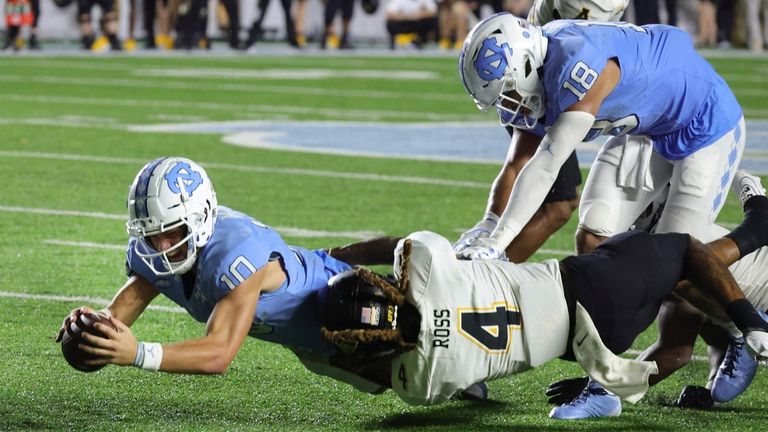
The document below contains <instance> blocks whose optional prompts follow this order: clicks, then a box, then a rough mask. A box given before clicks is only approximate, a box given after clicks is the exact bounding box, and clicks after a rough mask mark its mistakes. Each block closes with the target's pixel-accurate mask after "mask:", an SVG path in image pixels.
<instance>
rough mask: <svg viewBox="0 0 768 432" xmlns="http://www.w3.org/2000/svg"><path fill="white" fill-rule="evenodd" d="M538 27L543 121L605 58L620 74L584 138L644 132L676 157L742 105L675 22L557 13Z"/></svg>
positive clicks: (718, 129) (714, 132) (703, 142)
mask: <svg viewBox="0 0 768 432" xmlns="http://www.w3.org/2000/svg"><path fill="white" fill-rule="evenodd" d="M542 30H543V31H544V34H545V35H546V36H547V39H548V41H549V45H548V47H547V54H546V58H545V60H544V68H543V70H544V77H543V80H542V82H543V85H544V90H545V94H546V103H547V106H546V114H545V115H546V117H545V120H544V125H545V126H550V125H552V124H553V123H554V122H555V120H556V119H557V117H558V116H559V115H560V113H562V112H563V111H564V110H565V109H566V108H568V107H570V106H571V105H573V104H574V103H576V102H578V101H579V100H580V99H581V98H582V97H583V96H584V94H585V93H586V92H587V91H588V90H589V89H590V88H591V87H592V85H593V84H594V83H595V81H596V80H597V77H598V76H599V74H600V73H601V72H602V70H603V69H604V68H605V66H606V64H607V62H608V60H609V59H616V61H617V62H618V63H619V67H620V68H621V79H620V81H619V83H618V84H617V86H616V88H615V89H614V90H613V92H611V94H610V95H609V96H608V97H607V98H606V99H605V100H604V101H603V103H602V106H601V107H600V110H599V112H598V113H597V116H596V122H595V125H594V126H593V129H592V130H591V131H590V133H589V134H588V135H587V139H586V140H587V141H589V140H591V139H594V138H596V137H597V136H598V135H601V134H609V135H624V134H632V135H649V136H650V137H651V138H652V139H653V143H654V149H655V150H656V151H657V152H658V153H660V154H661V155H662V156H664V157H665V158H666V159H668V160H680V159H683V158H685V157H686V156H688V155H690V154H692V153H693V152H695V151H696V150H698V149H700V148H702V147H706V146H707V145H709V144H711V143H713V142H715V140H717V139H718V138H720V137H721V136H723V135H725V134H726V133H727V132H729V131H731V130H733V129H734V128H735V127H736V126H737V125H738V122H739V119H740V118H741V116H742V110H741V107H740V106H739V103H738V102H737V100H736V97H735V96H734V95H733V92H731V90H730V89H729V88H728V85H727V84H726V83H725V81H724V80H723V79H722V78H721V77H720V76H719V75H718V74H717V73H716V72H715V70H714V69H713V68H712V66H710V64H709V63H707V61H706V60H704V59H703V58H702V57H701V56H700V55H699V54H698V53H697V52H696V50H695V49H694V48H693V44H692V42H691V38H690V36H689V35H688V34H687V33H686V32H684V31H683V30H681V29H679V28H676V27H670V26H665V25H647V26H643V27H638V26H635V25H632V24H626V23H597V22H591V21H574V20H561V21H554V22H551V23H549V24H547V25H545V26H544V27H543V28H542Z"/></svg>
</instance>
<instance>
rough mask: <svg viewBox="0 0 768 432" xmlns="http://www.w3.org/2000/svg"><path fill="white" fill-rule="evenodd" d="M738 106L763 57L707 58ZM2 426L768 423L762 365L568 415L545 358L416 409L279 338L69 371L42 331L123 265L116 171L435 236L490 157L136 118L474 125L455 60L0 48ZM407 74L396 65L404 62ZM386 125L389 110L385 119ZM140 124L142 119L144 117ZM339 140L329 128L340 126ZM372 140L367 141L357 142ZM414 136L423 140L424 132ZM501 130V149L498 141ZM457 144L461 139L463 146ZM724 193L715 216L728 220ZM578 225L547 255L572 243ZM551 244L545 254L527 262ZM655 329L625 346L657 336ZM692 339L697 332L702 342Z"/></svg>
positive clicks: (163, 319)
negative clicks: (290, 138)
mask: <svg viewBox="0 0 768 432" xmlns="http://www.w3.org/2000/svg"><path fill="white" fill-rule="evenodd" d="M712 61H713V63H714V64H715V66H716V68H717V69H718V70H719V71H720V72H721V73H722V74H723V76H724V77H725V78H726V80H727V81H728V82H729V83H730V84H731V86H732V87H733V89H734V91H735V93H736V94H737V96H738V98H739V100H740V101H741V103H742V104H743V106H744V109H745V113H746V115H747V118H748V119H762V120H766V119H768V104H767V103H766V102H765V100H766V94H767V93H768V86H766V83H768V78H766V77H768V59H758V58H748V57H739V58H729V57H718V58H714V59H713V60H712ZM0 65H2V68H0V130H1V131H2V134H1V135H0V136H2V139H0V175H2V182H3V184H2V187H0V310H1V311H2V312H0V314H1V315H0V316H1V317H2V319H0V348H2V352H3V356H2V357H1V358H0V382H2V383H3V385H2V386H0V430H33V429H50V430H130V431H134V430H226V431H229V430H280V431H283V430H296V431H298V430H301V431H306V430H333V431H336V430H502V429H504V430H542V431H550V430H590V431H596V430H603V431H614V430H643V431H645V430H668V431H689V430H693V431H696V430H700V431H704V430H706V431H709V430H755V431H765V430H766V429H767V428H768V392H766V389H768V373H766V370H765V368H760V370H759V371H758V375H757V378H756V379H755V381H754V383H753V385H752V387H751V388H750V389H749V390H748V391H747V392H746V393H745V394H744V395H742V396H741V397H739V398H738V399H736V400H735V401H733V402H731V403H729V404H727V405H723V406H721V407H718V408H717V409H715V410H713V411H708V412H706V411H686V410H680V409H676V408H673V407H672V406H671V404H672V402H673V401H674V399H675V398H676V397H677V395H678V393H679V391H680V388H681V387H682V385H683V384H692V383H696V384H703V383H704V382H705V375H706V366H705V363H704V362H702V361H697V362H695V363H694V364H692V365H690V366H689V367H687V368H685V369H684V370H682V371H680V372H679V373H677V374H676V375H675V376H674V377H673V378H671V379H669V380H667V381H665V382H663V383H661V384H660V385H658V386H657V387H655V388H653V389H652V390H651V391H650V392H649V394H648V396H647V397H646V398H645V399H644V400H643V401H642V402H641V403H639V404H637V405H633V406H630V405H627V404H625V407H624V410H625V412H624V414H623V415H622V416H621V417H618V418H613V419H606V420H599V421H593V422H582V423H562V422H555V421H553V420H550V419H549V418H548V417H547V415H546V414H547V412H548V410H549V407H548V406H547V404H546V399H545V397H544V395H543V391H544V389H545V388H546V386H547V385H548V384H549V383H550V382H552V381H554V380H556V379H560V378H563V377H566V376H571V375H576V374H578V373H579V369H578V367H577V366H575V364H570V363H566V362H561V361H553V362H551V363H550V364H548V365H546V366H545V367H542V368H540V369H537V370H535V371H532V372H528V373H525V374H521V375H518V376H514V377H510V378H507V379H503V380H499V381H495V382H492V383H491V384H490V391H491V394H492V398H493V402H490V403H486V404H479V405H473V404H465V403H460V402H450V403H447V404H445V405H442V406H438V407H432V408H418V407H410V406H407V405H406V404H404V403H402V402H400V401H399V400H398V399H397V398H396V397H395V396H394V395H393V394H392V393H391V392H390V393H387V394H384V395H382V396H378V397H374V396H369V395H365V394H359V393H356V392H354V391H353V390H351V389H349V388H346V387H345V386H343V385H340V384H336V383H334V382H332V381H330V380H328V379H325V378H321V377H317V376H313V375H311V374H310V373H308V372H306V371H304V370H303V369H302V367H301V366H300V364H299V363H298V361H296V360H295V359H294V358H293V356H292V354H290V353H289V352H288V351H286V350H285V349H283V348H280V347H279V346H276V345H272V344H269V343H266V342H262V341H257V340H253V339H251V340H248V341H247V342H246V343H245V345H244V347H243V348H242V350H241V351H240V353H239V354H238V356H237V357H236V358H235V361H234V362H233V364H232V366H231V368H230V370H229V372H228V373H227V374H226V375H224V376H216V377H204V376H179V375H168V374H162V373H148V372H145V371H141V370H136V369H134V368H119V367H107V368H106V369H104V370H102V371H100V372H98V373H94V374H82V373H78V372H76V371H74V370H73V369H71V368H70V367H69V366H68V365H67V364H66V363H65V362H64V360H63V359H62V357H61V354H60V350H59V346H58V345H57V344H55V343H54V342H53V336H54V335H55V333H56V331H57V330H58V328H59V325H60V322H61V320H62V319H63V318H64V317H65V316H66V314H67V313H68V312H69V311H70V310H71V309H72V308H74V307H77V306H80V305H81V304H89V305H93V306H100V305H102V304H104V303H105V302H106V301H108V300H109V299H110V298H111V296H112V295H113V294H114V292H115V291H116V289H117V288H118V287H119V286H120V285H121V284H122V282H123V281H124V280H125V273H124V251H123V247H124V244H125V242H126V239H127V234H126V233H125V230H124V227H123V223H124V218H125V213H126V210H125V198H126V195H127V191H128V185H129V184H130V182H131V181H132V179H133V177H134V175H135V174H136V172H137V171H138V169H139V168H140V167H141V166H142V165H143V164H144V163H145V162H146V161H148V160H150V159H153V158H155V157H158V156H162V155H183V156H186V157H190V158H192V159H194V160H196V161H199V162H201V163H202V164H203V165H204V166H206V167H207V168H208V172H209V174H210V176H211V177H212V179H213V181H214V184H215V185H216V190H217V192H218V196H219V202H220V203H222V204H225V205H228V206H231V207H234V208H236V209H238V210H241V211H244V212H246V213H249V214H252V215H254V216H256V217H258V218H259V219H261V220H262V221H263V222H265V223H267V224H269V225H272V226H274V227H276V228H277V229H278V230H279V231H281V232H282V233H284V236H285V238H286V240H287V241H288V242H289V243H291V244H296V245H300V246H304V247H308V248H315V247H328V246H333V245H339V244H342V243H347V242H350V241H354V240H356V239H358V238H360V237H366V236H367V235H370V234H371V233H383V234H388V235H404V234H407V233H409V232H412V231H415V230H420V229H426V228H428V229H431V230H433V231H436V232H439V233H441V234H444V235H446V236H447V237H449V238H455V237H456V236H457V230H460V229H461V228H463V227H467V226H470V225H471V224H473V223H474V222H475V221H476V219H477V218H478V217H479V216H480V215H481V214H482V210H483V207H484V204H485V200H486V197H487V186H486V185H488V184H490V182H491V180H492V179H493V177H494V176H495V174H496V172H497V170H498V166H496V165H491V164H482V163H456V162H436V161H428V160H418V159H412V160H409V159H403V158H370V157H357V156H344V155H332V154H324V153H310V152H300V151H298V152H297V151H283V150H280V149H263V148H262V149H258V148H243V147H236V146H232V145H229V144H226V143H225V142H223V140H222V135H221V134H216V133H207V134H191V133H172V132H147V131H146V129H141V128H137V126H146V125H153V124H158V123H166V124H167V123H199V122H222V121H248V120H259V121H266V122H270V121H274V122H278V121H279V122H285V121H296V122H301V121H306V120H316V121H336V122H340V121H341V122H357V121H364V122H376V123H408V122H418V123H425V122H435V123H439V122H452V123H456V122H463V121H470V122H478V121H481V122H482V121H487V122H488V127H497V126H494V125H493V123H492V119H491V118H489V117H488V116H487V115H483V114H481V113H479V112H477V110H476V109H475V108H474V106H473V104H472V103H471V101H470V100H469V99H468V98H467V97H466V96H465V94H464V93H463V90H462V88H461V87H460V84H459V81H458V78H457V73H456V66H455V59H454V58H453V57H413V56H407V57H379V56H374V57H363V56H351V57H329V56H289V57H277V56H273V57H266V56H265V57H228V56H216V57H210V58H203V57H167V58H164V57H129V56H122V57H104V58H97V57H76V56H75V57H71V56H66V57H0ZM406 72H407V73H406ZM393 126H394V125H393ZM139 130H144V131H139ZM337 138H338V140H339V141H343V140H344V139H345V137H344V136H343V132H341V129H340V132H339V136H338V137H337ZM370 139H371V140H375V139H376V137H370ZM429 139H430V137H429V136H425V137H424V140H429ZM506 144H507V143H506V142H505V141H501V142H499V146H501V147H504V146H506ZM468 145H470V144H468ZM740 215H741V212H740V211H739V210H738V208H737V205H736V203H735V200H734V199H733V198H732V197H730V198H729V201H728V204H727V207H726V208H725V209H724V211H723V213H722V214H721V221H723V222H726V223H735V222H738V220H739V219H740ZM574 227H575V220H571V222H570V223H569V224H568V225H567V226H566V227H565V228H564V229H563V230H561V231H560V232H559V233H558V234H557V235H556V236H554V237H553V238H552V239H550V240H549V241H548V242H547V244H546V245H545V248H546V249H548V250H570V249H572V247H573V245H572V235H573V231H574ZM552 256H557V255H547V254H540V255H537V256H536V258H548V257H552ZM155 303H156V304H157V305H158V306H162V307H161V308H157V309H154V310H150V311H147V312H146V313H145V314H144V315H143V316H142V317H141V318H140V319H139V321H137V323H136V324H135V325H134V326H133V328H134V331H135V333H136V335H137V336H138V337H139V338H140V339H142V340H149V341H160V342H171V341H178V340H183V339H190V338H195V337H198V336H200V335H202V334H203V331H204V326H203V325H201V324H198V323H195V322H194V321H193V320H192V319H191V318H189V317H188V316H187V315H186V314H183V313H178V312H177V311H176V310H175V309H174V308H172V306H173V305H172V304H171V303H170V302H168V301H164V300H158V301H156V302H155ZM653 331H654V330H653V329H651V330H649V331H647V332H646V333H645V334H644V335H643V336H642V337H641V339H640V340H639V341H638V342H637V343H636V345H635V348H636V349H643V348H645V347H646V346H648V345H649V344H650V343H651V342H652V341H653V340H654V333H653ZM697 351H698V353H699V354H704V352H705V350H704V347H702V346H699V347H697Z"/></svg>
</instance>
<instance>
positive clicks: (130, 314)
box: [59, 157, 394, 390]
mask: <svg viewBox="0 0 768 432" xmlns="http://www.w3.org/2000/svg"><path fill="white" fill-rule="evenodd" d="M128 213H129V220H128V222H127V224H126V225H127V228H128V232H129V233H130V235H131V238H130V240H129V242H128V251H127V256H126V264H127V269H128V276H129V279H128V281H127V282H126V283H125V285H124V286H123V287H122V288H121V289H120V291H119V292H118V293H117V295H115V297H114V299H113V300H112V302H111V303H110V304H109V306H107V308H106V309H104V310H102V311H101V313H103V314H105V315H107V316H110V317H111V319H112V322H113V324H114V325H115V327H116V329H117V330H116V331H113V330H112V329H108V328H106V326H105V331H104V333H105V336H106V337H104V338H100V337H97V336H94V335H90V334H85V335H84V338H85V340H86V341H87V344H88V345H87V346H83V347H82V348H81V349H83V350H84V351H86V352H88V353H90V354H92V355H94V356H96V358H95V359H93V360H90V362H87V363H88V364H90V365H103V364H110V363H111V364H116V365H122V366H129V365H133V366H137V367H141V368H144V369H148V370H162V371H165V372H180V373H223V372H225V371H226V370H227V368H228V366H229V364H230V362H231V361H232V359H233V358H234V356H235V355H236V354H237V352H238V350H239V349H240V346H241V345H242V343H243V341H244V339H245V337H246V336H248V335H250V336H252V337H256V338H259V339H264V340H267V341H271V342H275V343H279V344H281V345H284V346H286V347H288V348H290V349H291V350H292V351H294V353H296V354H297V355H298V356H299V358H300V359H301V360H302V362H304V363H305V364H306V363H307V357H311V358H310V359H311V362H312V364H313V366H315V367H325V368H326V369H328V370H329V371H330V372H328V373H332V374H334V376H339V377H340V378H343V377H344V376H345V374H347V373H345V372H342V371H339V372H338V373H336V372H334V368H332V367H331V366H329V365H327V364H326V363H327V361H328V358H329V356H330V355H331V354H333V353H334V352H336V349H335V348H334V347H333V346H332V345H331V344H330V343H328V342H326V341H325V340H323V339H322V338H321V334H320V322H319V318H318V312H319V311H318V296H320V295H321V294H322V292H323V291H324V290H325V289H326V286H327V283H328V280H329V279H330V278H331V277H332V276H334V275H336V274H338V273H341V272H344V271H346V270H349V269H350V268H351V267H350V265H348V264H346V263H345V262H342V261H339V260H337V259H334V258H332V257H331V256H329V255H328V254H327V253H326V252H324V251H321V250H314V251H310V250H306V249H302V248H298V247H293V246H288V245H287V244H286V243H285V242H284V241H283V239H282V238H280V235H279V234H277V233H276V232H275V231H274V230H273V229H271V228H269V227H268V226H266V225H264V224H262V223H260V222H259V221H257V220H256V219H253V218H251V217H249V216H247V215H245V214H242V213H239V212H237V211H234V210H232V209H229V208H227V207H223V206H219V205H218V204H217V201H216V194H215V193H214V190H213V186H212V185H211V180H210V179H209V178H208V175H207V174H206V172H205V170H204V169H203V168H202V167H201V166H200V165H198V164H196V163H195V162H193V161H191V160H189V159H184V158H179V157H167V158H160V159H157V160H154V161H152V162H150V163H148V164H147V165H145V166H144V167H143V168H142V169H141V171H139V173H138V175H137V176H136V178H135V180H134V181H133V184H132V185H131V188H130V192H129V195H128ZM384 241H385V242H386V241H387V240H384ZM370 243H371V242H369V246H370ZM374 247H375V245H374ZM389 250H390V251H392V250H394V242H392V244H391V246H389ZM391 257H392V255H391V253H390V255H389V260H390V261H389V262H391V259H392V258H391ZM159 294H163V295H165V296H166V297H168V298H169V299H170V300H172V301H173V302H175V303H176V304H178V305H179V306H181V307H182V308H184V309H185V310H186V311H187V312H188V313H189V314H190V315H191V316H192V317H193V318H194V319H195V320H197V321H199V322H202V323H206V334H205V336H204V337H202V338H199V339H193V340H187V341H182V342H178V343H173V344H160V343H148V342H139V341H137V339H136V337H135V336H134V335H133V333H132V332H131V329H130V326H131V325H132V324H133V322H134V321H135V320H136V319H137V318H138V317H139V315H141V313H142V312H143V311H144V310H145V309H146V307H147V306H148V305H149V304H150V302H151V301H152V300H153V299H154V298H155V297H157V296H158V295H159ZM91 313H94V311H93V310H92V309H90V308H88V307H81V308H78V309H75V310H74V311H73V312H72V313H71V314H70V316H68V317H67V319H66V320H65V322H64V326H63V327H62V329H61V330H60V334H59V338H61V336H62V335H63V333H64V332H65V331H75V332H77V331H78V330H77V329H75V330H73V329H72V326H75V327H77V323H78V322H79V320H78V318H79V317H80V316H81V315H83V314H91ZM79 330H82V329H79ZM347 375H351V374H347ZM347 382H350V384H353V385H355V386H356V387H358V388H359V389H361V390H366V389H375V388H378V386H372V387H366V384H367V383H366V382H365V381H364V380H359V379H356V378H354V377H351V378H349V379H347ZM357 383H359V384H360V385H359V386H358V385H356V384H357Z"/></svg>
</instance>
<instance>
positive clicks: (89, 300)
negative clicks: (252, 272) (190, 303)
mask: <svg viewBox="0 0 768 432" xmlns="http://www.w3.org/2000/svg"><path fill="white" fill-rule="evenodd" d="M0 297H5V298H15V299H22V300H38V301H53V302H67V303H83V304H89V305H92V306H107V305H108V304H109V302H110V300H109V299H106V298H101V297H90V296H63V295H52V294H27V293H16V292H10V291H0ZM147 309H149V310H154V311H159V312H171V313H186V310H184V309H183V308H180V307H178V306H176V307H174V306H153V305H150V306H148V307H147Z"/></svg>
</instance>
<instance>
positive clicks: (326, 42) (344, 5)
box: [320, 0, 355, 49]
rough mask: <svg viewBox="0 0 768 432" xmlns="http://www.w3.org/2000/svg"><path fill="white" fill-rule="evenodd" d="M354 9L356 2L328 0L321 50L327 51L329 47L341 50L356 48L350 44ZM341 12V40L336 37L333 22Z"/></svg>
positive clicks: (351, 0) (353, 0)
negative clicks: (350, 28) (350, 27)
mask: <svg viewBox="0 0 768 432" xmlns="http://www.w3.org/2000/svg"><path fill="white" fill-rule="evenodd" d="M354 9H355V0H326V3H325V17H324V20H323V23H324V25H325V27H324V30H323V37H322V39H321V40H320V49H325V48H326V47H327V46H330V47H331V48H340V49H352V48H354V47H353V46H352V44H351V43H350V42H349V25H350V23H351V22H352V14H353V12H354ZM339 11H341V39H339V38H338V37H336V34H335V33H334V31H333V20H334V18H336V14H337V13H338V12H339Z"/></svg>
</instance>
